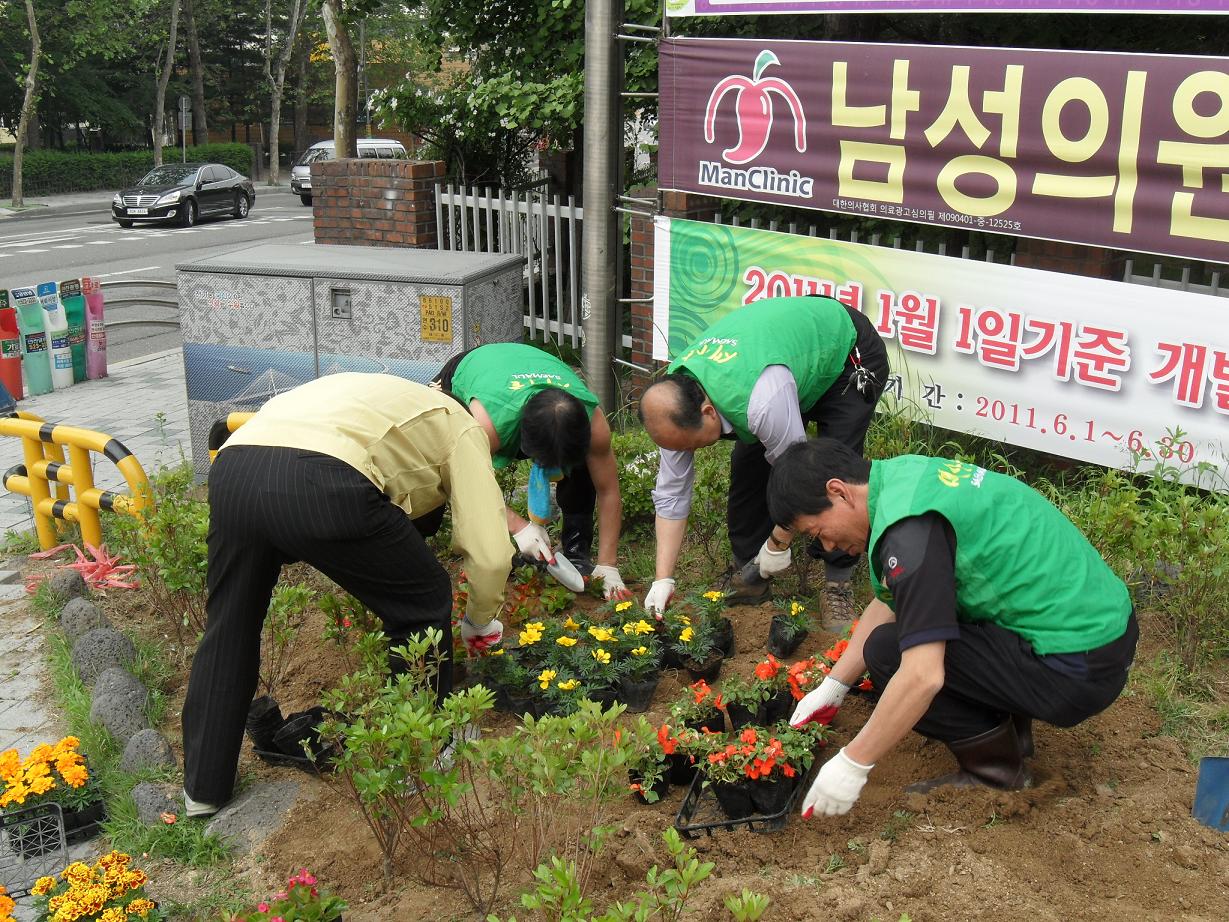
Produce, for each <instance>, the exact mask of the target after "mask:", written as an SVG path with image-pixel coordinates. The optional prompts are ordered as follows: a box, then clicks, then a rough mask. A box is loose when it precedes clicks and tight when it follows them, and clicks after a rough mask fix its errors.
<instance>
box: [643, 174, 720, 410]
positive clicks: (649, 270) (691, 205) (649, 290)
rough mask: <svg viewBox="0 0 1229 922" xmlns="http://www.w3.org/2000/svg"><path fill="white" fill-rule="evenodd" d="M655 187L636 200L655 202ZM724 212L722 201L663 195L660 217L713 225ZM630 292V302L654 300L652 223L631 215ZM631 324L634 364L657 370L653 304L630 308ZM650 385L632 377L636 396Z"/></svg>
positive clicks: (666, 193) (678, 193)
mask: <svg viewBox="0 0 1229 922" xmlns="http://www.w3.org/2000/svg"><path fill="white" fill-rule="evenodd" d="M656 191H657V190H656V189H655V188H654V187H652V186H649V187H647V188H643V189H637V190H634V191H633V192H632V193H631V194H632V195H633V196H635V197H636V198H652V197H653V196H654V194H655V193H656ZM720 210H721V202H720V200H719V199H715V198H709V197H708V196H704V195H695V194H693V193H689V192H665V193H663V194H662V210H661V213H662V214H663V215H666V216H668V217H672V218H688V219H690V220H692V221H711V220H712V219H713V217H714V216H715V215H716V214H717V212H718V211H720ZM631 276H632V279H631V290H630V291H629V293H628V297H629V298H637V299H639V298H651V297H652V296H653V221H652V220H651V219H650V218H644V217H641V216H640V215H632V242H631ZM629 306H630V307H631V321H632V324H631V326H632V350H631V359H630V360H631V361H632V362H634V363H635V364H637V365H642V366H644V367H645V368H653V369H656V368H658V367H659V363H657V362H654V361H653V358H652V356H653V304H652V302H648V301H646V302H641V303H634V304H631V305H629ZM647 383H648V379H647V378H646V377H645V376H643V375H640V374H633V376H632V382H631V384H632V392H633V396H636V395H638V394H639V391H640V390H641V389H642V388H643V387H644V385H645V384H647Z"/></svg>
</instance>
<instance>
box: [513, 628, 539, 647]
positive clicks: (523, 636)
mask: <svg viewBox="0 0 1229 922" xmlns="http://www.w3.org/2000/svg"><path fill="white" fill-rule="evenodd" d="M541 639H542V632H541V631H533V630H530V629H529V628H528V626H527V627H526V628H525V630H523V631H521V633H520V634H519V635H518V636H517V642H518V643H520V645H521V646H522V647H528V646H530V645H532V644H535V643H537V642H538V641H539V640H541Z"/></svg>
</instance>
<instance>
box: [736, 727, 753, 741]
mask: <svg viewBox="0 0 1229 922" xmlns="http://www.w3.org/2000/svg"><path fill="white" fill-rule="evenodd" d="M738 738H739V739H740V740H742V741H743V742H744V743H754V742H755V739H756V734H755V727H748V728H747V729H746V730H743V732H742V733H741V734H740V735H739V737H738Z"/></svg>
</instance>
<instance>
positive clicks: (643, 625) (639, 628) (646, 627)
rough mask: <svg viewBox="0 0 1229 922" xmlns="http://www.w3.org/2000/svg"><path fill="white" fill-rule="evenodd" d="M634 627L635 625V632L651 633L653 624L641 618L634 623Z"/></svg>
mask: <svg viewBox="0 0 1229 922" xmlns="http://www.w3.org/2000/svg"><path fill="white" fill-rule="evenodd" d="M635 627H636V633H637V634H652V633H653V625H651V624H649V622H647V621H645V620H643V619H641V620H640V621H637V622H636V624H635Z"/></svg>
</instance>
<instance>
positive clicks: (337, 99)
mask: <svg viewBox="0 0 1229 922" xmlns="http://www.w3.org/2000/svg"><path fill="white" fill-rule="evenodd" d="M321 13H322V14H323V16H324V31H325V33H326V34H327V35H328V37H329V50H330V51H332V53H333V71H334V74H335V78H336V80H335V83H334V88H333V97H334V99H333V141H334V143H335V145H336V152H337V158H338V159H339V160H340V159H342V158H345V157H350V158H354V157H357V156H358V144H357V137H356V135H355V131H354V113H355V106H354V93H355V89H356V86H357V83H358V80H357V79H356V77H357V74H358V60H357V59H356V57H355V54H354V43H353V42H352V41H350V34H349V33H348V32H347V31H346V25H345V23H344V22H343V21H342V19H341V0H323V3H322V4H321Z"/></svg>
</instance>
